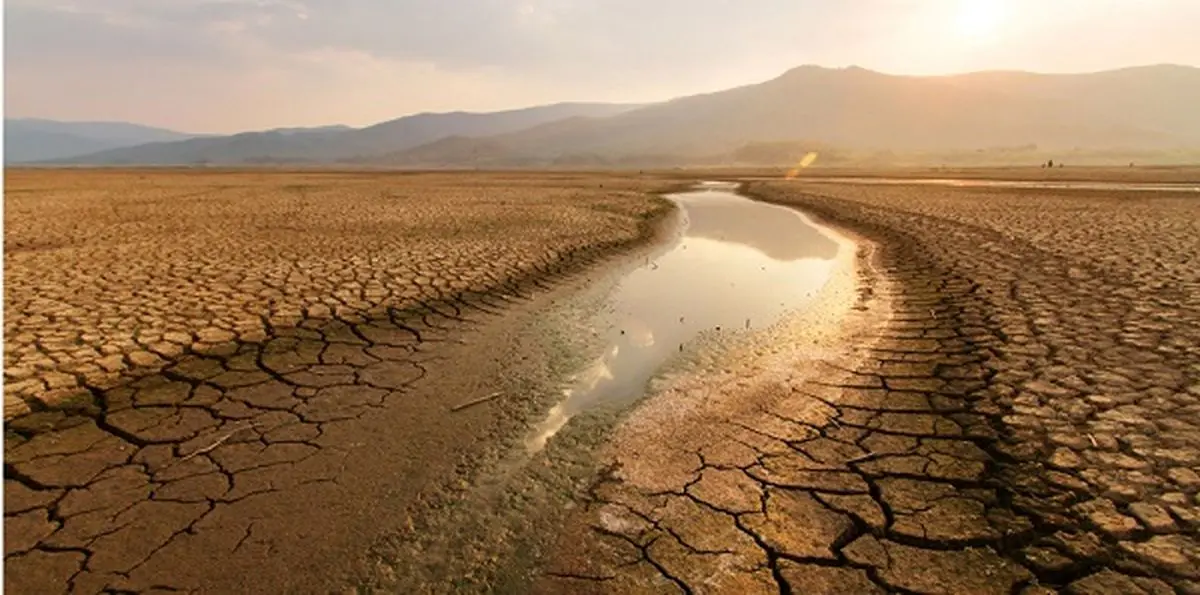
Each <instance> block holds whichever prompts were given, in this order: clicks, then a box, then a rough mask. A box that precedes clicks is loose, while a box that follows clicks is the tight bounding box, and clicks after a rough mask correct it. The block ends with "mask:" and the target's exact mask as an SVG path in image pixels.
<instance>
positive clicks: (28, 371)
mask: <svg viewBox="0 0 1200 595" xmlns="http://www.w3.org/2000/svg"><path fill="white" fill-rule="evenodd" d="M6 176H7V186H6V188H5V195H6V196H5V227H6V234H5V260H6V270H5V288H4V289H5V315H6V316H5V380H6V383H5V419H6V423H5V467H4V470H5V473H4V496H5V531H4V534H5V535H4V537H5V541H4V543H5V571H6V572H5V588H6V590H8V591H11V592H14V593H56V592H66V591H70V592H79V593H95V592H102V591H121V592H149V591H166V590H202V591H205V592H326V591H328V590H329V589H330V588H332V587H333V586H336V585H338V584H344V581H346V580H350V577H351V575H353V574H354V572H355V571H354V569H353V568H349V567H348V562H347V560H352V559H353V557H354V555H355V554H357V553H358V552H360V551H362V550H364V549H365V548H367V547H368V546H369V545H370V544H371V543H372V542H373V541H374V540H375V539H376V538H377V537H378V536H379V535H380V534H383V533H385V532H387V531H389V530H393V529H395V527H396V526H397V525H399V524H400V523H402V522H404V519H405V518H406V511H408V510H411V509H413V508H419V507H420V506H423V505H428V503H424V504H423V503H422V502H421V501H420V497H421V496H420V494H422V492H423V491H424V490H425V488H426V487H428V486H431V485H435V484H439V483H443V482H446V481H452V480H453V478H454V476H455V473H456V472H458V468H459V466H461V465H462V464H463V462H464V461H467V462H468V463H469V461H471V460H474V459H475V458H477V457H478V456H479V453H480V452H481V451H482V450H483V449H486V448H487V447H488V445H489V444H490V443H492V442H495V441H496V440H497V439H498V438H497V437H498V436H502V435H506V433H511V432H512V431H513V429H514V428H516V427H520V424H521V422H522V419H521V414H522V407H523V406H525V407H528V406H529V405H528V404H527V403H526V404H522V403H521V402H520V399H508V400H504V401H497V402H494V403H491V402H489V403H488V404H485V405H480V406H478V407H474V408H471V409H469V410H465V411H463V412H461V413H453V414H451V413H450V412H449V411H448V410H449V409H450V408H451V407H452V406H453V405H456V404H458V403H462V402H464V401H468V400H471V399H472V398H477V397H478V396H480V395H482V394H487V393H489V392H491V391H492V390H494V389H495V388H496V385H495V384H494V383H495V382H501V381H503V380H504V379H505V378H506V377H511V376H513V375H516V373H517V372H518V371H520V372H522V373H536V372H537V370H538V366H539V363H537V362H521V361H515V360H514V359H506V358H507V357H509V354H519V353H520V352H521V350H520V349H519V348H516V347H513V344H512V341H513V340H514V339H512V337H516V336H519V334H520V330H521V329H520V328H518V327H519V326H520V325H521V324H524V323H525V322H528V320H529V319H530V317H531V316H533V315H534V314H533V313H535V312H536V311H537V308H538V306H539V304H540V302H539V300H540V299H541V298H535V299H532V300H531V299H530V298H531V297H532V296H533V295H534V294H541V293H547V292H549V294H550V295H553V287H554V285H555V283H556V282H557V281H559V280H563V279H566V278H568V275H569V274H570V273H572V272H573V271H577V270H580V269H581V268H583V267H585V266H587V265H589V264H591V263H594V262H597V261H598V260H599V259H601V258H603V257H606V256H609V255H612V254H615V253H618V252H621V251H623V250H627V249H628V248H630V247H632V246H634V245H637V244H639V243H644V242H646V241H648V240H649V239H650V238H651V237H652V236H653V235H654V233H655V229H656V228H657V225H656V222H657V221H658V220H660V219H661V218H662V216H663V215H664V213H666V212H667V211H668V209H667V207H666V205H665V203H664V202H663V201H660V200H655V199H653V194H655V193H657V192H660V191H663V190H666V189H667V187H668V185H669V183H670V182H663V181H655V180H651V179H648V178H646V179H634V178H615V177H609V176H603V175H567V174H564V175H524V174H508V175H501V174H390V173H370V172H264V171H242V172H237V171H221V172H205V171H190V172H188V171H172V170H165V171H154V170H146V171H128V170H104V171H84V170H74V171H64V170H9V171H8V172H6ZM502 313H503V314H504V316H499V314H502ZM514 357H515V356H514Z"/></svg>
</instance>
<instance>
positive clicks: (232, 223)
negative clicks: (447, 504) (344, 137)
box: [5, 171, 1200, 595]
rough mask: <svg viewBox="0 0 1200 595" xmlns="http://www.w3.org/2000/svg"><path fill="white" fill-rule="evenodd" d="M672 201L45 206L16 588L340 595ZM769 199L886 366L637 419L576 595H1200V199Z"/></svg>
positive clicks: (328, 194)
mask: <svg viewBox="0 0 1200 595" xmlns="http://www.w3.org/2000/svg"><path fill="white" fill-rule="evenodd" d="M704 175H705V176H706V177H718V176H715V175H714V174H711V173H706V174H704ZM1147 177H1148V180H1147V181H1155V180H1153V177H1154V176H1153V175H1150V174H1147ZM1139 180H1141V178H1139ZM672 183H673V182H672V181H671V180H669V179H667V178H665V177H664V178H662V179H656V178H638V177H627V178H621V177H619V176H604V175H599V174H593V175H573V174H570V175H569V174H561V175H552V174H511V175H501V174H420V175H415V174H414V175H399V174H364V173H354V172H345V173H296V172H292V173H262V172H242V173H228V172H226V173H219V174H210V173H188V174H180V173H152V172H130V171H122V172H72V173H63V172H32V171H17V172H10V173H9V180H8V188H6V197H5V198H6V205H5V223H6V227H7V228H8V230H7V232H6V237H5V255H6V261H7V262H6V278H5V282H6V283H5V292H6V293H5V310H6V312H5V313H6V319H5V323H6V329H5V331H6V335H5V347H6V355H5V357H6V361H5V364H6V439H5V453H6V459H5V460H6V463H5V514H6V518H5V529H6V531H5V532H6V540H5V545H6V559H5V566H6V571H7V572H6V587H8V588H10V590H14V592H17V591H23V592H62V591H65V590H67V589H68V588H71V589H73V590H76V591H80V592H98V591H102V590H105V589H110V590H128V591H154V590H165V589H167V588H182V589H196V588H199V589H202V590H206V591H209V592H212V591H214V590H221V589H225V590H229V589H246V588H253V587H258V588H260V589H261V588H264V587H267V586H269V587H270V588H269V589H268V590H271V591H313V590H321V589H325V588H326V587H327V584H326V583H325V582H323V580H324V579H323V577H324V575H325V574H326V573H330V572H332V570H336V569H331V568H329V567H327V566H325V565H322V564H321V563H320V558H321V557H322V556H333V555H336V554H337V553H338V552H339V551H341V550H339V549H338V548H342V549H347V550H348V549H352V548H353V547H356V545H357V544H360V543H361V542H362V541H363V540H362V539H360V538H361V537H362V536H361V535H358V533H359V532H367V531H370V530H374V528H373V525H374V524H378V523H386V522H387V521H386V518H384V517H380V516H377V515H376V516H372V515H374V514H375V513H378V512H380V511H381V509H382V512H385V513H386V512H388V511H389V510H390V511H394V510H398V509H402V508H403V506H400V505H402V504H405V503H407V504H412V502H413V501H414V499H415V498H416V496H415V495H414V494H417V493H418V492H419V491H420V490H421V487H422V486H423V485H425V484H429V483H432V482H434V481H435V480H436V478H435V477H434V476H435V475H437V472H438V471H439V470H443V469H445V468H447V467H448V466H452V465H453V463H452V461H454V460H457V459H458V458H461V457H464V456H468V457H469V456H470V455H471V454H472V450H471V448H474V447H473V446H470V445H472V444H477V443H479V442H484V441H486V440H487V436H489V435H490V434H489V432H493V431H494V428H493V427H492V426H491V425H489V424H490V423H491V422H490V421H489V420H488V419H487V418H488V416H489V415H491V413H488V412H476V413H475V414H474V416H473V417H455V418H452V417H451V416H448V415H447V414H446V409H445V406H446V405H448V404H453V403H455V402H461V401H462V400H464V399H467V398H469V397H470V396H472V395H476V394H482V393H484V392H486V390H487V387H486V386H481V385H479V384H478V383H475V384H472V381H471V379H472V378H476V379H478V378H486V377H488V376H489V374H494V373H496V372H497V371H498V370H499V369H502V368H505V367H509V366H511V365H512V363H513V362H510V361H499V362H497V361H492V360H490V359H489V358H487V357H483V356H481V355H480V354H479V353H478V352H479V351H480V350H481V349H483V347H480V345H484V346H487V345H490V344H491V343H489V341H493V339H488V338H487V337H491V336H498V335H500V334H502V332H501V330H500V329H503V326H502V325H503V324H504V320H506V319H507V318H509V317H510V315H511V314H510V313H512V312H515V311H520V310H521V309H522V308H526V309H532V311H536V308H537V300H536V299H534V300H528V299H523V298H522V296H526V295H527V294H528V293H530V292H531V291H532V290H533V289H534V288H537V289H538V291H542V289H541V288H538V285H539V284H547V283H549V282H548V281H537V280H538V279H551V280H552V279H556V278H560V277H562V275H563V273H566V272H569V271H571V270H575V269H577V268H579V267H581V266H582V265H584V264H586V263H590V262H594V261H596V260H597V259H599V258H600V257H602V256H604V255H608V254H612V253H615V252H617V251H619V250H620V249H621V248H623V247H628V246H631V245H633V244H635V243H637V242H638V241H645V240H647V239H648V238H649V237H650V236H651V235H652V232H651V231H650V228H652V227H653V225H652V224H653V222H654V221H655V220H656V218H657V217H660V216H661V214H662V206H661V203H659V202H655V201H653V200H651V199H652V196H653V194H654V193H655V192H659V191H663V190H665V189H667V188H668V186H669V185H670V184H672ZM746 192H747V193H748V194H750V195H751V196H754V197H756V198H759V199H761V200H768V201H771V202H777V203H780V204H786V205H792V206H795V207H797V208H800V209H802V210H803V211H805V212H806V213H809V214H810V215H812V216H815V217H817V218H819V219H820V220H821V221H822V222H824V223H825V224H828V225H830V226H833V227H835V228H837V229H839V230H842V231H843V232H844V233H847V234H850V235H851V236H853V237H854V238H856V239H857V240H858V241H859V242H860V245H861V246H862V247H863V249H862V251H861V252H860V254H859V258H858V260H859V264H858V268H857V275H858V277H857V285H858V287H857V291H855V292H854V295H856V296H857V297H856V298H854V299H855V300H856V302H855V312H856V313H855V314H854V315H852V317H851V319H850V320H848V321H847V322H848V329H849V331H848V333H849V334H848V335H847V336H845V337H843V338H842V343H841V344H840V345H838V346H836V348H835V349H834V350H833V351H834V353H835V355H834V356H830V357H829V358H827V359H826V360H825V361H805V362H796V363H795V368H796V370H795V375H794V376H789V375H786V374H785V375H784V376H782V377H780V376H778V375H775V376H771V377H770V378H769V379H766V380H762V379H758V378H756V377H755V375H754V374H755V372H754V371H753V369H752V368H751V369H748V370H747V371H746V374H747V376H746V377H745V378H740V379H739V378H734V379H733V381H731V382H726V383H724V384H722V385H721V386H722V387H725V388H723V389H722V391H721V392H722V393H726V394H725V397H724V398H723V399H717V401H718V402H719V404H720V405H721V407H724V409H719V410H715V411H706V410H705V409H704V407H707V406H708V405H705V406H704V407H700V408H698V409H697V410H696V411H695V413H694V414H693V415H692V416H691V417H688V416H682V417H675V418H672V419H673V421H674V423H675V424H676V425H673V426H671V427H669V428H665V429H664V427H663V426H662V424H658V425H654V424H647V423H641V424H639V419H644V416H646V415H649V414H652V413H653V411H654V401H653V400H651V402H650V403H648V404H647V406H646V407H645V410H646V411H648V412H649V413H642V412H639V411H635V412H634V413H633V414H631V417H630V423H628V424H627V425H625V426H622V427H620V428H618V430H617V432H616V433H615V435H614V444H613V445H612V446H611V448H609V449H608V452H607V453H606V454H605V455H604V456H606V457H609V458H610V459H611V460H606V461H603V466H602V467H601V469H602V472H601V473H598V474H597V478H596V481H595V482H593V483H591V484H590V485H589V486H588V487H587V489H585V490H581V492H580V493H579V494H577V497H578V498H579V500H580V501H581V503H583V504H584V506H582V507H580V508H579V512H578V513H577V514H576V515H575V517H574V518H572V519H571V520H570V523H569V524H568V525H567V526H565V527H563V531H562V537H561V538H562V540H563V541H562V543H563V547H561V548H559V549H558V550H557V552H558V555H557V556H555V557H554V559H553V561H552V563H551V565H550V566H549V567H548V568H547V570H548V572H547V573H546V574H545V575H544V577H543V580H541V581H540V582H539V584H538V586H539V587H541V588H542V589H543V590H544V591H546V592H591V591H595V592H665V591H669V590H678V591H683V592H689V593H690V592H696V593H726V592H736V593H751V592H772V593H775V592H792V593H845V592H854V593H873V592H899V593H971V594H974V593H1022V594H1026V595H1033V594H1040V593H1049V592H1056V591H1066V592H1070V593H1079V594H1107V593H1198V592H1200V574H1198V571H1197V568H1200V363H1198V362H1200V336H1198V335H1197V333H1198V332H1200V330H1198V329H1200V306H1198V305H1197V304H1200V302H1198V301H1197V300H1196V299H1195V297H1194V296H1196V295H1200V262H1198V260H1200V200H1198V199H1197V198H1196V197H1194V196H1191V195H1183V194H1172V193H1147V192H1117V191H1095V190H1087V191H1084V190H1063V189H1056V190H1032V189H1027V190H1019V191H1018V190H1012V189H994V188H943V187H937V188H933V187H927V186H921V187H918V186H894V187H891V186H889V187H878V186H858V185H852V184H811V183H805V182H802V181H783V180H755V181H752V182H750V183H748V185H747V187H746ZM451 238H453V239H451ZM547 289H548V288H547ZM522 304H524V305H522ZM500 314H503V315H500ZM489 325H490V326H489ZM496 325H500V326H496ZM475 327H483V328H493V327H495V329H494V330H491V331H489V334H486V335H483V336H477V335H469V334H464V329H469V328H475ZM460 337H470V341H472V342H473V343H474V344H472V345H466V346H462V345H459V343H458V339H459V338H460ZM114 356H117V357H114ZM731 368H732V369H734V370H735V371H736V370H737V368H736V367H735V366H731ZM460 377H461V378H460ZM726 380H728V379H726ZM10 391H11V392H10ZM660 402H661V403H665V404H666V405H664V406H668V407H669V405H670V403H671V402H670V401H660ZM660 408H661V407H660ZM30 411H32V413H30ZM639 416H643V418H639ZM651 419H653V418H651ZM647 428H649V429H647ZM385 430H386V431H385ZM664 432H665V433H664ZM387 433H394V434H396V435H399V436H401V437H400V438H397V439H396V440H392V441H386V440H385V441H383V442H384V443H383V444H372V445H362V444H361V443H360V441H359V437H360V436H368V435H370V436H378V435H382V434H387ZM464 445H466V446H464ZM381 471H384V473H381ZM378 475H387V476H400V475H402V476H403V477H404V479H403V480H396V479H394V478H393V479H391V480H388V479H386V478H379V477H375V476H378ZM383 494H386V495H383ZM381 498H382V499H384V500H385V501H386V502H387V503H388V505H389V506H397V508H388V507H378V506H377V507H376V508H372V507H371V506H372V505H371V501H373V500H378V499H381ZM343 500H344V501H343ZM325 509H328V510H325ZM339 515H341V516H339ZM355 515H357V516H364V515H365V516H366V517H367V518H368V519H369V520H368V522H366V523H363V522H361V521H360V522H358V523H357V524H353V523H348V524H338V523H337V522H336V521H337V520H338V519H342V520H343V521H344V519H347V518H351V517H353V516H355ZM297 519H299V520H300V521H301V522H297ZM381 519H382V520H381ZM317 537H319V538H320V539H319V540H318V539H316V538H317ZM324 542H333V543H334V544H335V545H330V546H325V545H321V544H322V543H324ZM19 581H30V582H19ZM256 581H257V582H256ZM449 585H450V583H447V585H441V586H431V588H430V590H434V591H448V590H452V588H451V587H450V586H449Z"/></svg>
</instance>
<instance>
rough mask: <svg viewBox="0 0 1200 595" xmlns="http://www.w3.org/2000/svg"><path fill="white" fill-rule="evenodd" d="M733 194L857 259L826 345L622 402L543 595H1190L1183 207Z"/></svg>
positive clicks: (780, 187) (1190, 295) (1192, 279)
mask: <svg viewBox="0 0 1200 595" xmlns="http://www.w3.org/2000/svg"><path fill="white" fill-rule="evenodd" d="M748 191H749V192H750V193H751V194H752V195H754V196H756V197H757V198H760V199H762V200H767V201H772V202H777V203H781V204H785V205H792V206H795V207H798V208H801V209H803V210H804V211H805V212H808V213H810V214H813V215H815V216H817V217H818V218H820V219H822V220H824V221H825V222H827V223H829V224H832V225H834V226H835V227H838V228H841V229H843V230H847V231H848V232H850V233H853V234H856V235H857V236H859V237H861V238H862V239H863V241H864V245H870V246H873V250H872V251H869V252H864V253H863V255H862V258H861V262H860V269H859V270H860V274H861V275H863V278H862V283H863V287H864V288H865V289H866V291H865V292H864V293H863V294H861V295H860V297H859V299H858V302H857V305H856V308H857V312H856V313H855V314H853V315H851V316H850V317H849V318H847V320H846V326H845V333H846V334H845V335H844V336H843V337H841V343H842V347H841V348H840V349H836V350H834V351H832V352H830V353H829V354H827V355H825V356H822V357H820V358H816V359H809V360H804V361H797V360H793V361H792V367H791V369H789V370H787V371H785V372H784V373H782V374H774V375H772V374H767V373H765V372H762V371H761V370H760V371H758V372H755V371H754V370H748V371H746V372H745V373H744V374H743V375H742V376H740V377H739V375H738V374H737V372H736V370H734V371H733V373H732V375H731V376H730V378H728V379H727V380H726V381H725V382H724V384H722V385H721V386H719V387H718V388H719V390H718V395H717V396H716V397H713V396H712V395H711V394H708V393H705V392H704V391H703V390H697V391H694V394H691V395H684V396H688V397H690V399H688V400H676V401H672V402H671V404H670V405H666V406H662V407H658V408H657V409H658V410H661V411H656V412H655V413H654V414H653V415H651V414H645V413H643V414H639V413H635V414H634V415H633V417H632V418H631V419H630V421H629V422H628V423H627V424H626V425H625V426H624V427H622V428H619V429H618V435H617V437H616V440H617V444H616V445H615V446H614V450H613V453H612V454H611V456H610V457H609V460H608V461H607V465H608V466H607V467H605V468H604V469H603V472H602V473H601V475H600V479H599V480H598V481H597V482H596V483H595V484H594V485H592V486H590V487H589V488H588V489H587V490H586V493H585V494H583V496H584V498H585V499H586V501H587V506H586V507H585V509H584V510H582V511H581V512H580V513H578V515H577V518H576V519H575V522H574V523H573V524H571V525H569V526H568V527H567V530H566V531H565V532H564V535H563V537H562V540H561V547H560V550H559V551H560V552H562V553H561V555H560V556H558V559H557V560H556V561H555V562H554V563H553V564H552V565H550V567H549V568H548V569H547V573H546V574H545V576H544V577H543V579H542V581H541V584H540V585H539V586H540V587H541V590H542V591H543V592H547V593H554V592H645V593H651V592H654V593H659V592H671V591H682V592H685V593H759V592H761V593H768V592H769V593H777V592H783V593H805V594H821V593H829V594H834V593H884V592H898V593H963V594H985V593H996V594H1009V593H1021V594H1023V595H1034V594H1040V593H1052V592H1060V591H1064V592H1068V593H1074V594H1081V595H1082V594H1091V595H1099V594H1117V593H1121V594H1127V593H1128V594H1139V593H1140V594H1160V593H1161V594H1167V593H1200V300H1198V299H1196V296H1200V200H1198V199H1196V198H1192V197H1181V196H1173V195H1170V194H1165V193H1164V194H1152V193H1124V194H1122V193H1114V192H1105V193H1101V192H1094V191H1065V190H1056V191H1049V190H1046V191H1012V190H995V189H953V188H933V187H924V186H923V187H887V188H882V187H870V186H853V185H815V184H802V183H799V182H793V183H788V182H755V183H752V184H751V185H750V186H749V188H748ZM646 409H647V410H650V411H655V409H656V406H655V401H654V400H653V399H652V400H651V401H650V403H649V404H648V405H647V406H646ZM647 415H650V417H649V418H647V417H646V416H647ZM654 415H657V416H658V417H654ZM664 418H666V420H669V421H670V422H671V423H670V424H669V425H668V424H667V423H666V421H665V420H664Z"/></svg>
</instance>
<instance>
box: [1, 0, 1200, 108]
mask: <svg viewBox="0 0 1200 595" xmlns="http://www.w3.org/2000/svg"><path fill="white" fill-rule="evenodd" d="M4 4H5V36H6V39H5V57H4V65H5V75H4V77H5V108H6V114H7V115H9V116H39V117H51V118H59V119H106V120H108V119H111V120H128V121H135V122H141V123H146V124H152V125H157V126H165V127H170V128H175V129H180V130H185V131H188V132H232V131H239V130H247V129H263V128H270V127H276V126H300V125H320V124H332V123H344V124H351V125H362V124H368V123H374V122H378V121H381V120H386V119H390V118H393V117H397V116H400V115H405V114H409V113H414V112H419V111H449V110H456V109H466V110H493V109H504V108H512V107H522V106H526V105H534V104H540V103H552V102H558V101H569V100H588V101H652V100H659V99H666V98H669V97H673V96H678V95H686V94H692V93H698V92H705V91H714V90H719V89H722V88H726V87H731V86H736V85H740V84H747V83H753V82H759V81H762V80H765V79H769V78H772V77H774V76H776V75H778V74H780V73H782V72H783V71H785V70H787V69H788V68H791V67H793V66H799V65H802V64H819V65H822V66H847V65H851V64H854V65H859V66H863V67H866V68H871V69H873V70H880V71H883V72H889V73H896V74H930V73H952V72H962V71H968V70H987V69H1022V70H1033V71H1040V72H1078V71H1091V70H1102V69H1107V68H1114V67H1122V66H1131V65H1140V64H1152V63H1163V62H1171V63H1179V64H1190V65H1200V34H1197V29H1196V26H1197V23H1200V0H837V1H834V0H7V1H6V2H4Z"/></svg>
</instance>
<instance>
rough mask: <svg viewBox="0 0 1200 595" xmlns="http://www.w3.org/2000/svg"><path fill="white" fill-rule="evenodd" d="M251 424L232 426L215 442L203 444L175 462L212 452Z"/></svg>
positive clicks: (247, 428)
mask: <svg viewBox="0 0 1200 595" xmlns="http://www.w3.org/2000/svg"><path fill="white" fill-rule="evenodd" d="M252 425H253V424H242V425H241V426H239V427H237V428H234V429H233V430H232V431H230V432H229V433H228V434H225V435H224V436H221V437H220V438H217V441H216V442H213V443H212V444H209V445H208V446H205V447H204V448H201V449H198V450H196V451H194V452H192V453H190V454H188V455H187V456H186V457H183V458H181V459H179V460H178V461H175V464H178V463H183V462H186V461H189V460H191V459H193V458H195V457H198V456H200V455H202V454H205V453H210V452H212V451H214V450H216V449H217V447H218V446H221V445H222V444H224V443H225V441H226V440H229V439H230V438H233V435H234V434H237V433H238V432H240V431H242V430H249V429H250V427H251V426H252Z"/></svg>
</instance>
